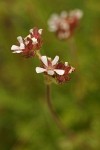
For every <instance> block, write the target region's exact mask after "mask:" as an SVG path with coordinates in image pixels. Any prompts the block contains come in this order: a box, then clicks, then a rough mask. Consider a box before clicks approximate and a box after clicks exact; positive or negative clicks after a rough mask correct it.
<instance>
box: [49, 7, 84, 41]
mask: <svg viewBox="0 0 100 150" xmlns="http://www.w3.org/2000/svg"><path fill="white" fill-rule="evenodd" d="M82 16H83V12H82V11H81V10H79V9H76V10H72V11H70V12H69V13H67V12H66V11H63V12H61V14H60V15H58V14H52V16H51V17H50V19H49V20H48V26H49V30H50V31H51V32H55V34H56V36H57V37H58V38H59V39H60V40H63V39H68V38H69V37H71V35H72V34H73V32H74V30H75V28H76V27H77V25H78V23H79V20H80V19H81V18H82Z"/></svg>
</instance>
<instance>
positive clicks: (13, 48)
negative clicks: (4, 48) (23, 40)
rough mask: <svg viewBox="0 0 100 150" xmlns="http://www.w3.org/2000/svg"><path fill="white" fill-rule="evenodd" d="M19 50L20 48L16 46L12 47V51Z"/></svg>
mask: <svg viewBox="0 0 100 150" xmlns="http://www.w3.org/2000/svg"><path fill="white" fill-rule="evenodd" d="M19 49H20V47H19V46H16V45H12V47H11V50H19Z"/></svg>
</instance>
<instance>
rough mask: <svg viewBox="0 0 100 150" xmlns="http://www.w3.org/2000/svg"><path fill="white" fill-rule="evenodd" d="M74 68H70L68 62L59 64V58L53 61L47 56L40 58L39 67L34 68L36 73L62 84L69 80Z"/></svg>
mask: <svg viewBox="0 0 100 150" xmlns="http://www.w3.org/2000/svg"><path fill="white" fill-rule="evenodd" d="M74 70H75V68H73V67H72V66H70V65H69V64H68V62H65V63H62V62H59V56H56V57H55V58H54V59H53V60H52V59H51V58H50V57H47V56H41V67H36V72H37V73H44V74H46V75H49V76H51V77H52V78H53V79H55V80H56V81H57V82H58V83H64V82H66V81H68V80H69V79H70V77H69V74H71V73H72V72H73V71H74Z"/></svg>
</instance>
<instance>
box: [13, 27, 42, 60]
mask: <svg viewBox="0 0 100 150" xmlns="http://www.w3.org/2000/svg"><path fill="white" fill-rule="evenodd" d="M41 34H42V29H38V28H36V27H35V28H33V29H30V33H29V35H27V36H26V37H25V38H22V37H21V36H18V37H17V40H18V42H19V46H17V45H12V47H11V50H12V51H13V53H22V54H23V55H24V56H25V57H32V56H34V55H35V53H36V51H37V50H40V48H41V46H42V38H41Z"/></svg>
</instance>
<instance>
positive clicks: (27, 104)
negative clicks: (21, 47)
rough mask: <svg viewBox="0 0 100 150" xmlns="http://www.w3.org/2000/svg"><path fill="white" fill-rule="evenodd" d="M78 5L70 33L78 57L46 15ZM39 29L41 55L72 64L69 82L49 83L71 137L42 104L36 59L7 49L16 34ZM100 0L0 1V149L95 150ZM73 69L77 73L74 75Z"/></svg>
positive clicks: (98, 146) (99, 128)
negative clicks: (79, 14) (76, 21)
mask: <svg viewBox="0 0 100 150" xmlns="http://www.w3.org/2000/svg"><path fill="white" fill-rule="evenodd" d="M75 8H79V9H82V10H83V12H84V17H83V19H82V20H81V21H80V26H79V28H77V30H76V32H75V36H74V38H75V43H76V45H77V54H78V58H75V59H74V58H73V57H72V56H71V53H70V49H69V45H68V42H67V41H66V42H62V41H59V40H58V39H56V37H55V36H54V34H53V33H49V31H48V27H47V19H48V18H49V16H50V15H51V14H52V13H54V12H57V13H60V11H62V10H72V9H75ZM34 26H38V27H39V28H43V29H44V33H43V39H44V45H43V48H42V50H41V53H42V54H46V55H48V56H52V57H54V56H55V55H56V54H57V55H59V56H60V57H61V59H64V61H65V60H67V61H69V62H70V63H71V65H73V66H75V60H76V59H78V62H79V66H78V68H77V67H76V66H75V67H76V73H73V75H72V77H71V80H70V82H68V83H67V84H64V85H59V86H57V85H52V99H53V104H54V106H55V109H56V111H57V113H58V114H59V116H60V117H61V119H62V121H63V122H64V124H65V126H66V127H67V128H69V129H72V130H74V131H75V132H76V134H77V136H76V138H75V139H74V140H70V139H69V138H65V137H64V135H62V133H61V132H60V131H59V129H58V128H57V126H56V124H55V122H53V120H52V117H51V115H50V113H49V111H48V109H47V107H46V102H45V86H44V82H43V76H42V75H37V74H36V73H35V67H36V66H38V64H39V62H38V61H37V60H36V58H34V59H25V58H23V57H21V56H19V55H16V54H12V53H11V50H10V48H11V45H12V44H15V43H16V37H17V36H19V35H22V36H26V35H27V33H28V31H29V29H31V28H32V27H34ZM99 28H100V0H87V1H86V0H80V1H79V0H70V1H69V0H55V1H54V0H50V1H47V0H0V150H84V149H86V150H100V143H99V142H100V71H99V66H100V29H99ZM77 74H78V78H77Z"/></svg>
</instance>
